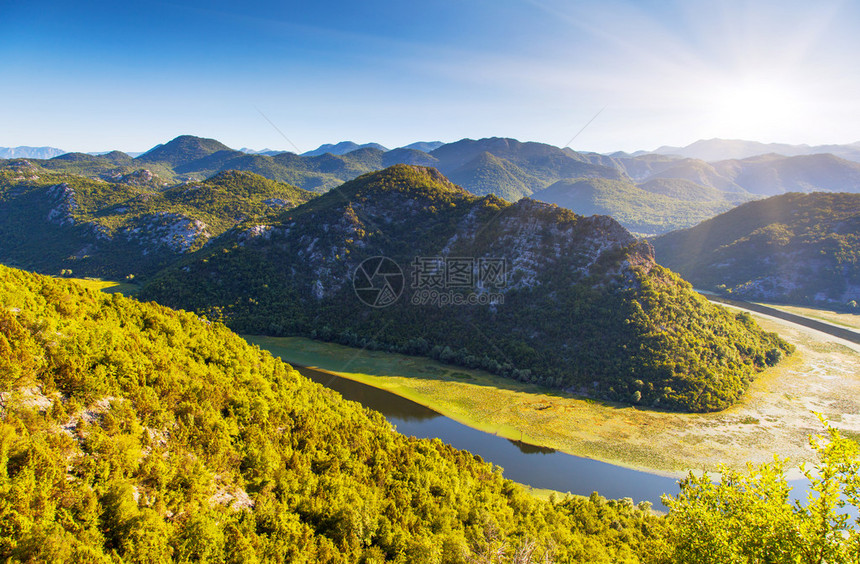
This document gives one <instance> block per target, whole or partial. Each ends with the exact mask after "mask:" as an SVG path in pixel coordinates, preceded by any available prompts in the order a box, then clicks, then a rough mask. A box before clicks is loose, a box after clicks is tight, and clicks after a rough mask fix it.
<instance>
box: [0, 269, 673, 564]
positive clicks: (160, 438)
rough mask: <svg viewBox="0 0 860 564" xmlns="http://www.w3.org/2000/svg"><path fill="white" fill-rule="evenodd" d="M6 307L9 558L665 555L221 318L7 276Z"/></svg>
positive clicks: (656, 538)
mask: <svg viewBox="0 0 860 564" xmlns="http://www.w3.org/2000/svg"><path fill="white" fill-rule="evenodd" d="M0 304H2V305H0V558H2V559H3V560H4V561H13V562H69V563H72V562H116V561H124V562H141V563H143V562H147V563H148V562H170V561H174V562H191V561H195V562H231V563H232V562H235V563H246V562H303V563H308V564H311V563H314V564H316V563H347V562H356V563H358V562H383V561H385V562H400V563H404V564H405V563H411V562H449V563H464V564H465V563H467V562H474V561H479V560H481V559H483V558H486V557H487V555H488V554H490V553H493V554H496V556H497V557H499V556H500V554H499V553H501V554H502V555H504V559H502V560H496V558H495V557H494V561H495V562H511V563H513V562H537V561H547V560H554V561H558V562H617V561H629V562H638V561H640V559H642V560H648V559H650V558H652V557H653V556H654V554H656V553H657V552H659V549H660V548H661V547H662V546H663V544H664V541H663V536H664V527H663V523H662V520H660V519H658V518H657V517H654V516H653V515H651V514H650V512H648V511H647V509H644V507H643V508H642V509H640V508H636V507H634V506H633V505H632V503H625V502H623V501H622V502H614V501H606V500H604V499H602V498H600V497H599V496H597V495H596V494H595V495H593V496H592V497H591V498H590V499H588V500H586V499H572V498H569V497H566V498H564V499H561V500H558V501H556V502H555V503H551V502H544V501H538V500H537V499H535V498H532V497H531V496H530V495H529V494H528V493H526V491H525V490H524V489H523V488H522V487H521V486H519V485H517V484H514V483H513V482H511V481H509V480H506V479H504V477H503V476H502V473H501V471H500V469H498V468H494V467H492V466H491V465H489V464H487V463H484V462H483V461H481V459H480V458H478V457H474V456H472V455H471V454H469V453H467V452H464V451H458V450H456V449H454V448H452V447H450V446H447V445H445V444H443V443H442V442H440V441H439V440H432V441H430V440H419V439H415V438H410V437H405V436H403V435H400V434H398V433H396V432H395V431H394V430H393V429H392V427H391V425H390V424H388V423H387V422H386V421H385V420H384V419H383V418H382V416H381V415H379V414H378V413H376V412H371V411H367V410H365V409H363V408H362V407H361V406H360V405H359V404H356V403H352V402H346V401H344V400H343V399H341V397H340V396H339V395H337V394H336V393H334V392H332V391H329V390H327V389H325V388H323V387H322V386H319V385H317V384H314V383H312V382H310V381H309V380H307V379H306V378H304V377H303V376H301V375H300V374H299V373H297V372H296V371H294V370H293V369H292V368H291V367H290V366H288V365H286V364H284V363H282V362H281V361H280V360H275V359H273V358H272V357H271V355H269V354H268V353H265V352H262V351H260V349H258V348H256V347H252V346H249V345H248V344H247V343H245V341H243V340H242V339H241V338H240V337H238V336H237V335H235V334H233V333H231V332H230V331H228V330H227V329H226V328H225V327H223V326H222V325H220V324H211V323H209V322H206V321H204V320H201V319H199V318H197V317H196V316H194V315H192V314H189V313H184V312H176V311H171V310H168V309H166V308H163V307H161V306H157V305H155V304H143V303H139V302H136V301H133V300H130V299H127V298H123V297H122V296H120V295H118V294H114V295H112V296H108V295H104V294H97V293H94V292H92V291H89V290H85V289H84V288H83V287H81V286H78V285H77V284H76V283H74V282H71V281H62V280H55V279H51V278H48V277H43V276H38V275H33V274H28V273H24V272H22V271H18V270H13V269H9V268H7V267H3V266H0ZM517 554H519V555H520V559H519V560H517V559H516V558H515V557H516V555H517ZM524 555H527V557H528V560H523V559H522V558H523V557H524ZM532 558H533V559H534V560H532Z"/></svg>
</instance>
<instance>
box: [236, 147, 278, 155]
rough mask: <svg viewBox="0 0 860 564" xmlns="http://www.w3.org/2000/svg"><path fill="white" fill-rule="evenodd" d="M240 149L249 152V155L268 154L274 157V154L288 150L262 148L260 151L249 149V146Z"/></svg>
mask: <svg viewBox="0 0 860 564" xmlns="http://www.w3.org/2000/svg"><path fill="white" fill-rule="evenodd" d="M239 150H240V151H241V152H243V153H248V154H249V155H266V156H267V157H272V156H275V155H279V154H281V153H285V152H286V151H276V150H273V149H262V150H260V151H255V150H254V149H249V148H248V147H242V148H241V149H239Z"/></svg>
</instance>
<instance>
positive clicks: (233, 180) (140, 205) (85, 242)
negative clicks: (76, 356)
mask: <svg viewBox="0 0 860 564" xmlns="http://www.w3.org/2000/svg"><path fill="white" fill-rule="evenodd" d="M71 156H73V155H64V157H69V160H68V162H70V163H72V164H76V163H77V162H78V161H75V160H73V159H71ZM58 158H63V157H58ZM100 158H101V159H105V158H106V157H100ZM144 173H146V174H144ZM312 196H313V194H311V193H310V192H306V191H304V190H301V189H299V188H295V187H293V186H290V185H288V184H283V183H279V182H275V181H272V180H268V179H266V178H263V177H262V176H259V175H256V174H253V173H249V172H237V171H225V172H221V173H218V174H216V175H215V176H213V177H211V178H209V179H207V180H205V181H202V182H188V183H182V184H178V185H174V186H172V187H167V184H166V183H164V182H162V181H161V180H159V178H158V177H157V175H153V174H151V173H149V172H148V171H137V172H136V173H132V174H131V175H130V176H126V177H121V178H112V177H108V179H107V180H105V179H92V178H87V177H85V176H81V175H79V174H71V173H68V172H62V173H61V172H55V171H52V170H51V169H46V168H43V167H40V166H38V165H35V164H33V163H30V162H29V161H12V162H10V163H6V164H5V165H0V239H2V241H3V245H2V246H0V262H3V263H4V264H12V265H17V266H21V267H26V268H28V269H31V270H37V271H41V272H46V273H51V274H59V273H61V272H63V271H66V272H68V271H72V272H73V273H74V274H76V275H79V276H102V277H108V278H112V279H123V278H126V277H136V278H138V279H139V278H141V277H145V276H147V275H151V274H153V273H154V272H156V271H158V270H159V269H161V268H164V267H165V266H167V265H168V264H172V263H173V262H175V261H176V260H177V259H178V258H180V257H181V256H182V255H183V254H185V253H188V252H191V251H193V250H196V249H199V248H201V247H202V246H203V245H205V244H206V243H207V242H208V241H209V240H210V239H211V238H213V237H217V236H218V235H220V234H221V233H223V232H224V231H226V230H227V229H230V228H232V227H233V226H235V225H237V224H239V223H241V222H252V223H255V222H260V221H265V220H266V218H267V217H269V216H271V215H273V214H275V213H277V212H280V211H281V210H283V209H289V208H292V207H295V206H296V205H299V204H301V203H304V202H306V201H308V200H309V199H310V198H311V197H312Z"/></svg>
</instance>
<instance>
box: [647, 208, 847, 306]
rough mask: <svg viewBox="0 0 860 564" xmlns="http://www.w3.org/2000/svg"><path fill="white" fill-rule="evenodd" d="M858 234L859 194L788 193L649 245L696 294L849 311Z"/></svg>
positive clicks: (735, 210)
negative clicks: (709, 292)
mask: <svg viewBox="0 0 860 564" xmlns="http://www.w3.org/2000/svg"><path fill="white" fill-rule="evenodd" d="M858 234H860V194H830V193H823V192H817V193H811V194H796V193H789V194H783V195H779V196H774V197H772V198H767V199H766V200H759V201H755V202H749V203H747V204H744V205H742V206H739V207H737V208H735V209H733V210H731V211H728V212H726V213H724V214H722V215H719V216H717V217H715V218H712V219H709V220H708V221H705V222H703V223H701V224H700V225H697V226H696V227H693V228H691V229H686V230H682V231H676V232H673V233H668V234H666V235H663V236H661V237H658V238H656V239H654V240H653V241H652V242H653V244H654V249H655V252H656V257H657V260H658V262H659V263H660V264H663V265H665V266H668V267H669V268H671V269H672V270H675V271H677V272H679V273H680V274H681V275H682V276H683V277H684V278H685V279H687V280H689V281H690V282H692V283H693V284H694V285H695V286H698V287H700V288H703V289H709V290H717V291H722V292H726V293H730V294H732V295H734V296H739V297H741V298H744V299H750V300H769V301H777V302H785V303H795V304H808V305H816V306H826V307H837V308H849V309H853V308H854V307H855V304H856V302H857V301H858V300H860V238H858ZM849 304H850V305H849Z"/></svg>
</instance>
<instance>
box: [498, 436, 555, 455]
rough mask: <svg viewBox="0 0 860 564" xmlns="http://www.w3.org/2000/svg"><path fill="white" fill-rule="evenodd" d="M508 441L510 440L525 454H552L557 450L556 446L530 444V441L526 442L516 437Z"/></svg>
mask: <svg viewBox="0 0 860 564" xmlns="http://www.w3.org/2000/svg"><path fill="white" fill-rule="evenodd" d="M508 441H510V443H511V444H512V445H514V446H515V447H517V448H518V449H520V452H522V453H523V454H552V453H554V452H555V449H554V448H549V447H543V446H538V445H530V444H529V443H524V442H522V441H517V440H515V439H508Z"/></svg>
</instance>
